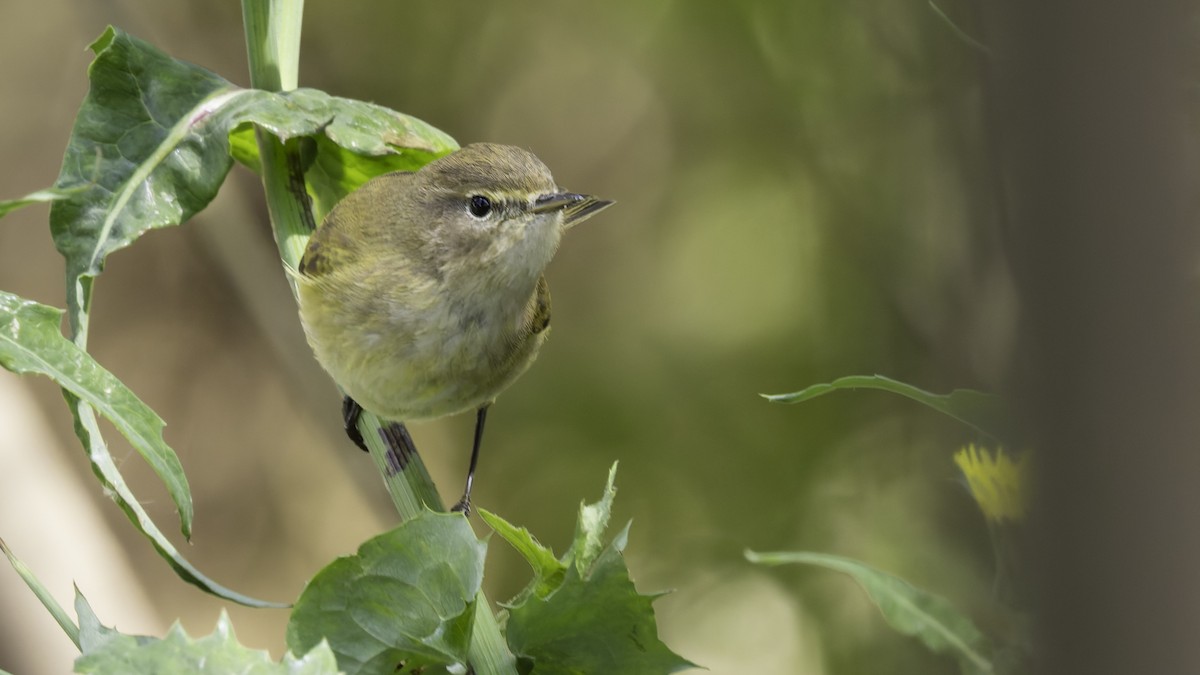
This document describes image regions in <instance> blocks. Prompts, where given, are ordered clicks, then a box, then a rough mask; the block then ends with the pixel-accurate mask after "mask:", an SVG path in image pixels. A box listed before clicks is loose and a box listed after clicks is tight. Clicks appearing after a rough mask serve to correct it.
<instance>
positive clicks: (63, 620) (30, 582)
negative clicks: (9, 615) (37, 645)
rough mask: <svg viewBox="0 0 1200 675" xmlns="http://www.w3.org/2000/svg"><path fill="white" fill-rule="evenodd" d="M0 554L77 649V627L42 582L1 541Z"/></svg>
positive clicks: (0, 540) (1, 540)
mask: <svg viewBox="0 0 1200 675" xmlns="http://www.w3.org/2000/svg"><path fill="white" fill-rule="evenodd" d="M0 552H3V553H4V556H5V557H6V558H8V562H9V564H10V565H12V567H13V570H15V571H16V573H17V575H18V576H20V577H21V579H22V580H23V581H24V582H25V585H26V586H28V587H29V590H31V591H33V594H34V595H35V596H37V599H38V600H40V601H41V603H42V606H43V607H45V608H46V611H48V612H50V616H52V617H54V621H55V622H57V623H58V625H59V627H60V628H62V629H63V632H64V633H66V634H67V637H69V638H71V642H74V643H75V646H76V647H79V626H76V625H75V622H74V621H72V620H71V617H69V616H67V612H66V610H64V609H63V608H62V605H60V604H58V601H57V600H55V599H54V596H53V595H51V594H50V591H48V590H46V587H45V586H43V585H42V582H41V581H40V580H38V578H37V577H36V576H34V574H33V570H31V569H29V566H27V565H26V564H25V563H23V562H21V560H20V559H19V558H17V556H15V555H13V552H12V550H10V549H9V548H8V544H6V543H4V540H3V539H0Z"/></svg>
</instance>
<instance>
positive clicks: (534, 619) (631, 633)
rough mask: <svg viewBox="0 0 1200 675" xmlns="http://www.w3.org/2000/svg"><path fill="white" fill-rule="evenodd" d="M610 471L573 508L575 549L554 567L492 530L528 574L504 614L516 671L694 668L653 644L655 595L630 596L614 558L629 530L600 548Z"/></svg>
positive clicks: (532, 546) (521, 535) (631, 674)
mask: <svg viewBox="0 0 1200 675" xmlns="http://www.w3.org/2000/svg"><path fill="white" fill-rule="evenodd" d="M616 469H617V467H616V465H615V464H614V465H613V467H612V469H611V470H610V471H609V474H608V484H607V485H606V486H605V489H604V495H603V496H602V497H601V499H600V501H598V502H596V503H594V504H583V505H581V506H580V509H579V519H578V523H577V524H576V529H575V542H574V544H572V546H571V550H570V551H568V552H567V554H566V555H564V556H563V558H562V560H560V561H557V562H558V564H557V565H553V564H551V563H550V561H549V560H547V559H546V556H547V555H548V554H549V549H545V548H544V547H542V546H541V545H540V544H538V543H537V542H536V541H533V539H532V537H531V536H529V535H528V533H527V532H524V530H516V529H515V528H513V527H512V526H511V525H507V523H504V524H503V525H501V526H500V527H499V529H497V530H496V531H497V532H498V533H500V534H501V536H503V537H504V538H505V539H506V540H509V541H510V542H512V543H513V545H514V546H516V547H517V550H518V551H521V553H522V555H524V556H525V557H526V559H527V560H529V561H530V564H531V565H532V566H533V567H534V570H535V572H536V575H535V579H534V581H533V583H531V584H530V587H529V588H527V589H526V591H525V592H523V593H522V594H521V595H520V596H518V598H517V599H515V600H514V602H513V604H512V605H511V607H510V609H509V617H508V623H507V637H508V646H509V648H510V649H511V650H512V653H513V654H514V655H516V656H517V657H518V659H519V660H520V661H521V662H522V664H523V667H524V669H522V671H521V672H532V673H533V675H577V674H579V673H622V674H623V675H663V674H664V673H674V672H678V671H681V670H686V669H688V668H693V667H695V664H693V663H691V662H690V661H687V660H686V659H684V658H682V657H680V656H679V655H678V654H675V653H674V652H672V651H671V650H670V649H669V648H668V647H667V646H666V645H665V644H663V643H662V641H661V640H659V639H658V626H657V623H656V622H655V619H654V608H653V607H652V606H651V603H653V601H654V599H655V598H656V597H657V596H654V595H642V594H641V593H638V592H637V589H636V588H634V585H633V581H632V580H631V579H630V578H629V571H628V569H626V567H625V559H624V558H623V557H622V554H621V552H622V551H623V550H624V548H625V542H626V540H627V535H628V531H629V526H628V525H626V526H625V529H624V530H622V531H621V532H620V533H618V534H617V536H616V537H615V538H614V539H613V540H612V541H611V542H610V543H609V544H608V545H607V546H605V545H604V543H603V536H604V530H605V529H606V527H607V524H608V521H609V517H610V515H611V511H612V503H613V498H614V496H615V495H616V488H615V487H614V481H615V479H616ZM496 520H498V519H496ZM491 522H492V521H491V520H489V523H491ZM499 522H503V521H499ZM506 526H507V527H506ZM526 669H532V670H526Z"/></svg>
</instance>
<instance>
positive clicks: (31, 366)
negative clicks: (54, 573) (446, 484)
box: [0, 291, 282, 607]
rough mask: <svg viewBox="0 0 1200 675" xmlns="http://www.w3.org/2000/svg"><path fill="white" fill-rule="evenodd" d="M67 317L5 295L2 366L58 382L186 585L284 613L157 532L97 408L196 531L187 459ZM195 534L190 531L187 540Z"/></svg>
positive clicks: (104, 465)
mask: <svg viewBox="0 0 1200 675" xmlns="http://www.w3.org/2000/svg"><path fill="white" fill-rule="evenodd" d="M61 322H62V312H61V311H60V310H58V309H55V308H53V307H47V306H46V305H42V304H38V303H36V302H33V301H32V300H26V299H24V298H20V297H18V296H15V295H12V294H11V293H6V292H4V291H0V366H2V367H4V368H5V369H7V370H10V371H12V372H14V373H18V374H36V375H44V376H46V377H49V378H51V379H53V380H54V381H55V382H56V383H57V384H58V385H59V386H61V387H62V388H63V391H64V392H65V393H66V395H67V397H68V402H69V403H71V404H72V406H73V408H74V410H75V412H76V429H75V431H76V434H78V435H79V436H80V438H81V439H83V441H84V445H85V447H87V448H88V449H89V458H90V459H91V462H92V469H93V471H94V472H95V473H96V476H97V477H98V478H99V479H100V481H101V483H102V484H103V485H104V487H105V488H106V489H107V490H109V491H110V494H111V495H112V496H113V498H114V499H115V500H116V501H117V503H118V504H119V505H120V506H121V508H122V509H123V510H125V512H126V514H128V515H129V517H130V518H131V519H133V520H134V522H135V523H136V524H138V526H139V529H140V530H141V531H142V533H143V534H145V535H146V537H147V538H149V539H150V541H151V543H153V544H154V546H155V548H156V549H157V550H158V551H159V553H160V555H162V556H163V557H164V558H165V559H166V560H167V561H168V562H169V563H170V564H171V566H172V567H173V568H174V569H175V571H176V572H177V573H178V574H179V575H180V576H181V577H182V578H183V579H184V580H186V581H188V582H189V583H192V584H194V585H196V586H198V587H200V588H201V589H203V590H205V591H208V592H209V593H213V594H214V595H217V596H220V597H222V598H225V599H227V600H231V601H233V602H238V603H241V604H244V605H250V606H255V607H281V606H282V605H278V604H275V603H268V602H264V601H262V600H256V599H254V598H251V597H248V596H244V595H241V594H239V593H236V592H234V591H231V590H229V589H228V588H225V587H224V586H222V585H220V584H218V583H216V582H215V581H212V580H211V579H209V578H208V577H206V576H204V575H203V574H201V573H200V571H199V570H197V569H196V568H195V567H194V566H192V564H191V563H189V562H188V561H187V560H185V559H184V558H183V557H182V556H181V555H180V554H179V552H178V551H177V550H176V549H175V547H174V546H173V545H172V544H171V542H170V541H168V540H167V538H166V537H165V536H163V534H162V532H160V531H159V530H158V528H157V527H155V526H154V523H153V522H152V521H151V520H150V517H149V516H148V515H147V514H146V512H145V510H143V509H142V507H141V505H140V504H139V503H138V501H137V499H136V498H135V497H134V496H133V493H132V492H130V490H129V487H128V486H127V485H126V484H125V480H124V478H123V477H122V475H121V472H120V471H119V470H118V469H117V465H116V463H115V462H114V461H113V458H112V455H111V454H110V453H109V452H108V448H107V447H105V446H104V443H103V441H102V440H100V435H99V428H98V427H97V425H96V419H95V417H94V416H93V415H92V413H91V411H92V410H93V409H95V410H99V411H100V412H101V414H103V415H104V416H105V417H107V418H108V419H109V421H111V422H112V423H113V426H115V427H116V428H117V429H118V430H119V431H120V432H121V433H122V434H123V435H124V436H125V437H126V438H128V439H129V442H130V443H131V444H132V445H133V447H134V448H135V449H136V450H137V451H138V453H139V454H141V456H142V457H143V458H145V460H146V462H147V463H149V464H150V466H151V467H153V468H154V471H155V473H157V474H158V475H159V476H160V477H161V478H162V479H163V481H164V482H165V483H166V486H167V491H168V492H169V493H170V494H171V498H172V499H173V500H174V501H175V504H176V506H177V507H178V508H179V509H180V513H181V518H180V519H181V521H182V522H183V523H184V524H185V525H190V523H191V520H192V501H191V494H190V492H189V491H188V486H187V477H186V476H185V475H184V473H183V467H182V466H181V465H180V463H179V458H178V457H177V456H176V455H175V452H174V451H173V450H171V448H170V447H169V446H167V445H166V443H164V442H163V439H162V429H163V421H162V419H160V418H159V417H158V415H156V414H155V413H154V411H153V410H151V409H150V408H149V407H148V406H147V405H146V404H145V403H143V402H142V401H141V400H140V399H139V398H138V397H137V396H135V395H134V394H133V392H132V391H130V390H129V389H128V388H127V387H126V386H125V385H124V384H122V383H121V381H120V380H118V379H117V378H116V376H114V375H113V374H112V373H110V372H108V371H107V370H105V369H104V368H103V367H101V366H100V365H99V364H98V363H96V362H95V360H93V359H92V357H91V356H90V355H88V353H87V352H85V351H83V350H81V349H79V348H78V347H76V346H75V344H74V343H72V342H70V341H69V340H67V339H66V338H64V337H63V336H62V334H61V333H60V332H59V325H60V324H61ZM188 532H189V530H187V529H185V530H184V534H188Z"/></svg>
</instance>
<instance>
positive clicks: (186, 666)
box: [75, 589, 339, 675]
mask: <svg viewBox="0 0 1200 675" xmlns="http://www.w3.org/2000/svg"><path fill="white" fill-rule="evenodd" d="M75 610H76V612H77V613H78V615H79V624H80V634H81V638H82V639H81V647H82V651H83V654H82V655H81V656H80V657H79V658H77V659H75V672H77V673H89V674H94V675H114V674H115V673H154V675H227V674H228V673H239V674H240V675H336V673H338V672H339V671H338V669H337V662H336V660H335V659H334V656H333V652H332V651H330V649H329V645H327V644H325V643H321V644H318V645H316V646H314V647H313V648H312V649H311V650H310V651H308V652H307V653H305V654H304V655H303V656H299V657H297V656H293V655H292V653H291V652H288V653H287V654H285V655H284V657H283V662H282V663H276V662H274V661H272V660H271V656H270V654H268V653H267V652H266V651H261V650H257V649H249V648H247V647H244V646H242V645H241V644H240V643H239V642H238V641H237V636H235V635H234V634H233V626H232V625H231V624H230V623H229V616H228V615H226V614H225V610H221V615H220V616H219V617H218V618H217V629H216V630H215V631H214V632H213V633H212V635H208V636H205V637H201V638H194V639H193V638H191V637H188V634H187V633H186V632H184V630H183V628H182V627H181V626H180V625H179V624H178V623H176V624H175V625H173V626H171V629H170V631H168V632H167V636H166V637H165V638H162V639H161V640H160V639H158V638H155V637H147V636H141V635H124V634H122V633H118V632H117V631H116V630H113V629H112V628H109V627H108V626H105V625H103V624H101V623H100V620H99V619H98V618H97V617H96V614H95V613H94V612H93V611H92V608H91V606H90V605H88V602H87V600H86V599H84V597H83V594H81V593H80V592H79V591H78V589H76V591H75Z"/></svg>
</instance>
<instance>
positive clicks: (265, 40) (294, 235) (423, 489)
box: [242, 0, 517, 675]
mask: <svg viewBox="0 0 1200 675" xmlns="http://www.w3.org/2000/svg"><path fill="white" fill-rule="evenodd" d="M303 13H304V2H303V0H242V18H243V21H244V24H245V32H246V48H247V51H248V55H249V62H250V84H251V86H253V87H256V88H258V89H266V90H268V91H285V90H289V89H295V88H296V87H297V86H298V84H299V60H300V27H301V19H302V17H303ZM257 139H258V147H259V154H260V156H261V157H262V178H263V187H264V189H265V192H266V197H267V210H268V212H269V213H270V216H271V225H272V229H273V232H274V235H275V243H276V244H277V245H278V247H279V254H280V256H281V257H282V259H283V262H284V264H285V265H287V266H288V268H290V269H296V267H297V265H298V264H299V262H300V257H301V256H302V255H303V254H304V246H305V244H306V242H307V241H308V236H309V234H310V233H311V232H312V231H313V229H315V227H316V223H314V222H313V216H312V208H311V200H310V198H309V196H308V192H307V190H306V189H305V187H304V177H303V169H302V167H301V164H300V152H299V143H289V144H288V145H286V146H285V145H284V144H283V143H280V142H279V140H278V139H276V138H275V137H274V136H272V135H271V134H269V133H266V132H264V131H262V130H259V131H258V132H257ZM289 282H290V283H291V284H292V293H293V295H294V294H295V292H296V287H295V283H294V282H293V281H291V279H290V278H289ZM358 427H359V431H361V432H362V435H363V440H364V441H365V442H366V444H367V447H368V449H369V450H370V453H371V457H372V459H373V460H374V461H375V466H376V468H377V469H379V473H380V475H381V476H382V477H383V481H384V485H385V486H386V487H387V491H388V494H389V495H391V497H392V502H393V503H394V504H395V506H396V510H397V512H399V514H400V517H401V519H402V520H407V519H409V518H412V517H413V516H415V515H416V514H418V513H420V512H421V511H422V510H423V509H426V508H430V509H435V510H438V511H444V510H445V507H444V506H443V504H442V501H441V499H440V497H438V493H437V488H436V487H435V486H434V484H433V481H432V479H431V478H430V477H429V472H428V471H427V470H426V469H425V465H424V463H423V462H422V461H421V458H420V456H419V455H417V456H413V457H411V458H410V459H409V462H408V464H407V465H406V466H405V467H404V468H403V469H402V470H400V471H395V470H394V469H393V468H392V467H393V465H394V463H395V461H394V459H390V458H389V455H388V453H389V450H388V448H387V447H386V446H385V444H384V443H383V442H382V440H381V438H380V435H379V430H380V428H381V427H380V421H379V419H378V418H377V417H375V416H374V415H372V414H370V413H367V412H365V411H364V414H363V415H362V416H361V417H360V419H359V425H358ZM468 659H469V660H470V662H471V666H472V668H473V669H474V671H475V672H476V673H478V675H516V673H517V669H516V662H515V659H514V658H513V656H512V654H510V653H509V651H508V649H507V647H506V644H505V641H504V637H503V636H502V635H501V634H500V627H499V625H498V624H497V623H496V617H495V615H494V614H493V613H492V609H491V604H490V603H489V602H488V599H487V597H486V596H485V595H484V594H483V592H482V591H480V592H479V594H478V595H476V597H475V627H474V631H473V632H472V635H471V645H470V648H469V650H468Z"/></svg>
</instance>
